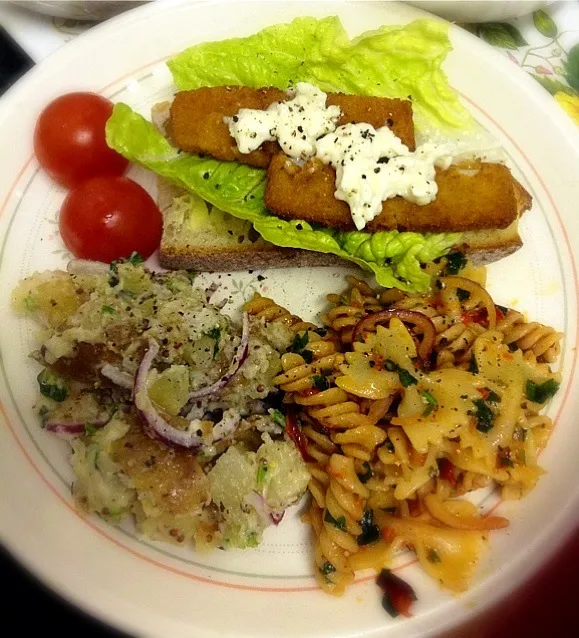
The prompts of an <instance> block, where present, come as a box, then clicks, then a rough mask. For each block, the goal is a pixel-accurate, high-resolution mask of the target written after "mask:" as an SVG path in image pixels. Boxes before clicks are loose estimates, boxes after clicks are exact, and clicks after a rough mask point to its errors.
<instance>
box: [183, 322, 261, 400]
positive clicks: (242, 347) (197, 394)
mask: <svg viewBox="0 0 579 638" xmlns="http://www.w3.org/2000/svg"><path fill="white" fill-rule="evenodd" d="M248 350H249V315H248V314H247V312H244V313H243V319H242V327H241V341H240V343H239V346H238V347H237V352H236V353H235V356H234V357H233V359H232V360H231V364H230V366H229V368H228V370H227V372H226V373H225V374H224V375H223V376H222V377H221V378H220V379H218V380H217V381H216V382H215V383H212V384H211V385H208V386H206V387H204V388H200V389H199V390H194V391H193V392H191V394H190V395H189V401H191V400H195V399H200V398H201V397H205V396H207V395H208V394H214V393H215V392H218V391H219V390H221V389H222V388H224V387H225V386H226V385H227V384H228V383H229V382H230V381H231V379H232V378H233V377H234V376H235V375H236V374H237V371H238V370H239V368H241V366H242V365H243V362H244V361H245V359H246V357H247V351H248Z"/></svg>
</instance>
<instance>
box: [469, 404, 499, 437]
mask: <svg viewBox="0 0 579 638" xmlns="http://www.w3.org/2000/svg"><path fill="white" fill-rule="evenodd" d="M473 403H474V405H475V408H476V412H475V418H476V429H477V430H478V431H479V432H484V433H485V434H486V433H487V432H488V431H489V430H490V429H491V428H492V427H493V420H494V418H495V415H494V414H493V412H492V410H491V409H490V408H489V406H488V405H487V403H486V401H484V400H483V399H476V400H475V401H473Z"/></svg>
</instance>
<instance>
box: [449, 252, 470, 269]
mask: <svg viewBox="0 0 579 638" xmlns="http://www.w3.org/2000/svg"><path fill="white" fill-rule="evenodd" d="M466 263H467V262H466V257H465V256H464V253H461V252H460V251H458V250H456V251H453V252H451V253H448V255H447V256H446V273H447V274H448V275H458V273H459V272H460V271H461V270H462V269H463V268H464V267H465V266H466Z"/></svg>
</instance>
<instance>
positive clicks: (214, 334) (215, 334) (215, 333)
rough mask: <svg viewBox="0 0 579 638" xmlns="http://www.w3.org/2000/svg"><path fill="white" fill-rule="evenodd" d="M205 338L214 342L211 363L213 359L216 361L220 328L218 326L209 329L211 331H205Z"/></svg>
mask: <svg viewBox="0 0 579 638" xmlns="http://www.w3.org/2000/svg"><path fill="white" fill-rule="evenodd" d="M207 336H208V337H210V338H211V339H214V340H215V343H214V344H213V361H215V359H217V355H218V354H219V338H220V337H221V328H220V327H219V326H216V327H215V328H211V330H208V331H207Z"/></svg>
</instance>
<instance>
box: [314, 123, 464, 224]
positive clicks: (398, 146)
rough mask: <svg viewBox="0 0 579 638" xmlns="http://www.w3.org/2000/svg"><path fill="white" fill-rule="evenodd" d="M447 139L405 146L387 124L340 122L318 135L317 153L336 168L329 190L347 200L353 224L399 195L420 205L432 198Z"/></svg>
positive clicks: (370, 216)
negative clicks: (413, 147) (333, 188)
mask: <svg viewBox="0 0 579 638" xmlns="http://www.w3.org/2000/svg"><path fill="white" fill-rule="evenodd" d="M449 152H450V147H449V145H445V144H441V145H437V144H433V143H428V142H427V143H426V144H423V145H422V146H420V147H418V148H417V149H416V151H415V152H413V153H412V152H410V150H409V149H408V147H407V146H406V145H405V144H403V143H402V141H401V140H400V138H399V137H397V136H396V135H395V134H394V133H393V132H392V131H391V130H390V129H389V128H388V127H387V126H383V127H382V128H379V129H375V128H374V127H373V126H370V125H369V124H345V125H344V126H340V127H339V128H337V129H336V131H335V132H334V133H332V134H331V135H326V136H325V137H324V138H322V139H321V140H318V150H317V153H316V157H317V158H318V159H320V160H321V161H322V162H324V164H331V165H332V166H333V167H334V168H335V169H336V191H335V193H334V196H335V197H336V199H340V200H342V201H344V202H347V203H348V205H349V206H350V212H351V214H352V219H353V221H354V224H355V225H356V228H357V229H358V230H362V229H363V228H364V227H365V226H366V224H367V223H368V222H370V221H372V220H373V219H374V218H375V217H377V216H378V215H379V214H380V212H381V211H382V202H383V201H385V200H387V199H391V198H392V197H397V196H400V197H404V199H407V200H408V201H411V202H414V203H415V204H418V205H420V206H424V205H426V204H429V203H430V202H431V201H433V200H434V199H435V198H436V194H437V193H438V185H437V184H436V181H435V177H436V170H435V169H436V167H439V168H448V167H449V166H450V163H451V160H452V156H451V155H450V154H449Z"/></svg>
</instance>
